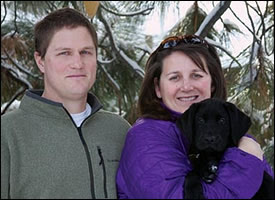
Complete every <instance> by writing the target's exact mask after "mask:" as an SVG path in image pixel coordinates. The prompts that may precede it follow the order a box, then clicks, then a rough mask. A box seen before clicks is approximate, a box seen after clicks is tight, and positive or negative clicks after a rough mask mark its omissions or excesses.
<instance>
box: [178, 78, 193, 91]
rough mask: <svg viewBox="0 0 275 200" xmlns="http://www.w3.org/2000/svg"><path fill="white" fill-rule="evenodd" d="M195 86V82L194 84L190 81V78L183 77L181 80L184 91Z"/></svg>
mask: <svg viewBox="0 0 275 200" xmlns="http://www.w3.org/2000/svg"><path fill="white" fill-rule="evenodd" d="M193 88H194V87H193V84H192V81H190V80H189V79H183V80H182V81H181V90H182V91H189V90H192V89H193Z"/></svg>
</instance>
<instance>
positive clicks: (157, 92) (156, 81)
mask: <svg viewBox="0 0 275 200" xmlns="http://www.w3.org/2000/svg"><path fill="white" fill-rule="evenodd" d="M154 85H155V93H156V95H157V97H158V98H160V99H161V92H160V88H159V81H158V78H157V77H155V78H154Z"/></svg>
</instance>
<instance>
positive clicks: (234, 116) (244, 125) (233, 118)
mask: <svg viewBox="0 0 275 200" xmlns="http://www.w3.org/2000/svg"><path fill="white" fill-rule="evenodd" d="M225 107H226V110H227V112H228V114H229V119H230V127H231V137H232V140H233V145H235V146H237V144H238V141H239V139H240V138H241V137H242V136H244V135H245V134H246V132H247V131H248V129H249V127H250V126H251V120H250V117H248V116H247V115H246V114H245V113H243V112H242V111H241V110H239V109H238V108H237V106H235V105H234V104H233V103H230V102H225Z"/></svg>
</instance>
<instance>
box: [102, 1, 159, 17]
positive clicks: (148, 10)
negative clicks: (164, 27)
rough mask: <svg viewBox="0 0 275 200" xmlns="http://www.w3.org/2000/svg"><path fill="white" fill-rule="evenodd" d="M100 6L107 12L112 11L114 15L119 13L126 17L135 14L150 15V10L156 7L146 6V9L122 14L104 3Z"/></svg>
mask: <svg viewBox="0 0 275 200" xmlns="http://www.w3.org/2000/svg"><path fill="white" fill-rule="evenodd" d="M100 6H101V7H102V8H103V9H104V10H106V11H107V12H109V13H112V14H114V15H117V16H125V17H133V16H135V15H149V14H150V12H151V11H152V10H153V9H154V7H151V8H146V9H144V10H140V11H137V12H132V13H123V14H120V13H117V12H115V11H112V10H110V9H108V8H106V7H105V6H104V5H102V4H100Z"/></svg>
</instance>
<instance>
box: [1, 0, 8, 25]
mask: <svg viewBox="0 0 275 200" xmlns="http://www.w3.org/2000/svg"><path fill="white" fill-rule="evenodd" d="M1 2H2V1H1ZM3 5H4V11H5V14H4V17H3V19H2V20H1V24H2V23H3V22H4V21H5V19H6V16H7V6H6V2H5V1H3Z"/></svg>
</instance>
